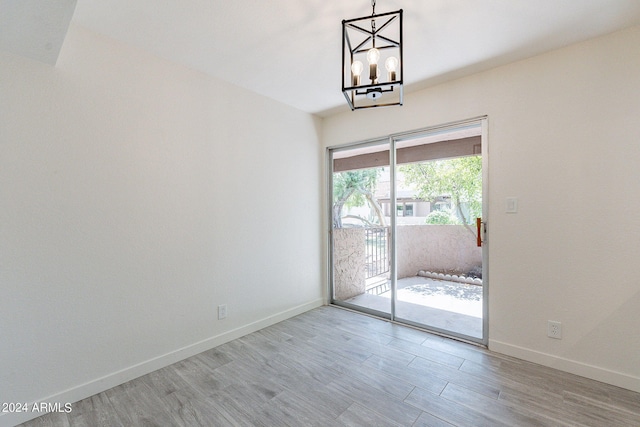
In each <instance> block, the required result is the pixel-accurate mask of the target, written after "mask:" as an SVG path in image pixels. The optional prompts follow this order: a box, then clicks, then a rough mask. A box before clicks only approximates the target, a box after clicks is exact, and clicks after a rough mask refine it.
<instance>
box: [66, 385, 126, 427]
mask: <svg viewBox="0 0 640 427" xmlns="http://www.w3.org/2000/svg"><path fill="white" fill-rule="evenodd" d="M67 418H68V419H69V424H70V425H71V427H73V426H76V425H79V426H86V425H90V426H96V427H118V426H122V427H125V426H124V424H123V423H122V422H121V421H120V419H119V418H118V416H117V413H116V410H115V408H114V407H113V405H112V404H111V401H109V399H108V398H107V395H106V394H105V393H100V394H96V395H94V396H91V397H88V398H86V399H83V400H80V401H79V402H76V403H74V404H73V406H72V408H71V412H70V413H69V414H68V415H67Z"/></svg>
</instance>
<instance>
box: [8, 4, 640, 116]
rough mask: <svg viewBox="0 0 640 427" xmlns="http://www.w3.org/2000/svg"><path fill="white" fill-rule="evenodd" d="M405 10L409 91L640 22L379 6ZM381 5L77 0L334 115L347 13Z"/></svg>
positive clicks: (196, 58)
mask: <svg viewBox="0 0 640 427" xmlns="http://www.w3.org/2000/svg"><path fill="white" fill-rule="evenodd" d="M20 1H25V0H2V5H3V8H4V3H16V2H20ZM30 1H36V0H30ZM37 1H38V2H39V3H40V4H41V5H42V3H43V2H51V3H59V2H60V0H37ZM65 3H70V4H72V3H74V1H68V0H67V1H65ZM40 8H42V6H40ZM397 9H403V10H404V64H405V70H404V77H405V84H406V85H407V87H406V90H405V91H406V92H409V91H411V90H415V89H420V88H423V87H426V86H428V85H432V84H436V83H440V82H443V81H446V80H449V79H452V78H457V77H460V76H464V75H468V74H471V73H474V72H478V71H481V70H484V69H488V68H491V67H495V66H498V65H502V64H506V63H509V62H512V61H515V60H519V59H524V58H527V57H530V56H533V55H536V54H539V53H542V52H545V51H549V50H552V49H557V48H559V47H562V46H565V45H568V44H571V43H575V42H578V41H582V40H586V39H589V38H592V37H596V36H599V35H602V34H606V33H610V32H613V31H616V30H619V29H622V28H625V27H629V26H632V25H638V24H640V0H528V1H524V0H378V1H377V5H376V12H378V13H381V12H388V11H394V10H397ZM370 14H371V2H370V0H357V1H356V0H352V1H345V0H268V1H267V0H243V1H240V0H179V1H178V0H174V1H169V0H135V1H132V0H77V6H76V8H75V13H74V15H73V21H72V22H74V23H75V24H79V25H82V26H84V27H86V28H88V29H91V30H93V31H95V32H97V33H100V34H103V35H106V36H108V37H111V38H114V39H117V40H119V41H121V42H123V43H126V44H129V45H133V46H136V47H138V48H140V49H144V50H147V51H150V52H152V53H154V54H157V55H158V56H161V57H163V58H166V59H169V60H171V61H176V62H179V63H182V64H184V65H186V66H188V67H191V68H194V69H197V70H201V71H203V72H205V73H207V74H210V75H212V76H215V77H218V78H221V79H223V80H226V81H229V82H231V83H234V84H236V85H238V86H241V87H244V88H247V89H249V90H252V91H254V92H257V93H259V94H262V95H265V96H267V97H270V98H273V99H276V100H278V101H281V102H283V103H285V104H289V105H292V106H294V107H296V108H299V109H301V110H304V111H307V112H310V113H319V114H327V113H328V112H333V111H336V110H335V109H336V108H344V109H346V108H347V107H346V102H345V100H344V97H343V95H342V93H341V74H340V72H341V59H342V58H341V42H342V40H341V22H342V20H343V19H351V18H358V17H362V16H367V15H370ZM0 23H1V22H0ZM23 28H25V32H26V31H27V30H26V29H29V31H31V32H34V31H37V30H38V27H35V26H23ZM64 33H66V27H65V28H64ZM0 35H2V33H0Z"/></svg>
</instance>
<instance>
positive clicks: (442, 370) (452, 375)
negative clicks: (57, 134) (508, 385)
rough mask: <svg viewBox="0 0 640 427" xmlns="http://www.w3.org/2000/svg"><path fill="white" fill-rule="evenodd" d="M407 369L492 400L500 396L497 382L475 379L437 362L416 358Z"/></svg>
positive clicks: (499, 387)
mask: <svg viewBox="0 0 640 427" xmlns="http://www.w3.org/2000/svg"><path fill="white" fill-rule="evenodd" d="M408 367H409V368H411V369H415V370H416V371H417V372H419V373H420V375H426V376H429V377H433V378H440V379H442V380H444V381H446V382H448V383H453V384H457V385H460V386H464V387H466V388H468V389H469V390H472V391H475V392H478V393H481V394H484V395H485V396H488V397H492V398H494V399H497V398H498V396H499V395H500V391H501V386H500V384H498V383H497V382H495V381H492V380H490V379H487V378H479V377H475V376H473V375H471V374H468V373H465V372H462V371H460V370H458V369H454V368H452V367H450V366H446V365H443V364H441V363H438V362H434V361H431V360H427V359H423V358H421V357H416V358H415V360H413V361H412V362H411V363H410V364H409V366H408Z"/></svg>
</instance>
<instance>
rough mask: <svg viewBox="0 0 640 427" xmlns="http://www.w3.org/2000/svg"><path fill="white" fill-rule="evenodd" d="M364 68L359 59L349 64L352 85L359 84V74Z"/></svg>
mask: <svg viewBox="0 0 640 427" xmlns="http://www.w3.org/2000/svg"><path fill="white" fill-rule="evenodd" d="M363 69H364V65H362V62H360V61H353V64H351V73H352V76H353V85H354V86H360V75H361V74H362V70H363Z"/></svg>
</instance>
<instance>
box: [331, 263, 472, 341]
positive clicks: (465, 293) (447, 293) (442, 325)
mask: <svg viewBox="0 0 640 427" xmlns="http://www.w3.org/2000/svg"><path fill="white" fill-rule="evenodd" d="M397 294H398V299H397V302H396V318H397V319H398V320H408V321H411V322H413V323H418V324H421V325H425V326H426V327H433V328H437V329H442V330H446V331H451V332H454V333H456V334H461V335H466V336H469V337H473V338H482V286H478V285H469V284H466V283H458V282H451V281H446V280H438V279H431V278H427V277H420V276H415V277H407V278H403V279H399V280H398V291H397ZM344 302H346V303H349V304H353V305H356V306H359V307H365V308H369V309H372V310H377V311H381V312H384V313H389V312H390V308H391V292H390V291H387V292H384V293H381V294H380V295H371V294H367V293H365V294H361V295H358V296H355V297H353V298H350V299H348V300H346V301H344Z"/></svg>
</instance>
